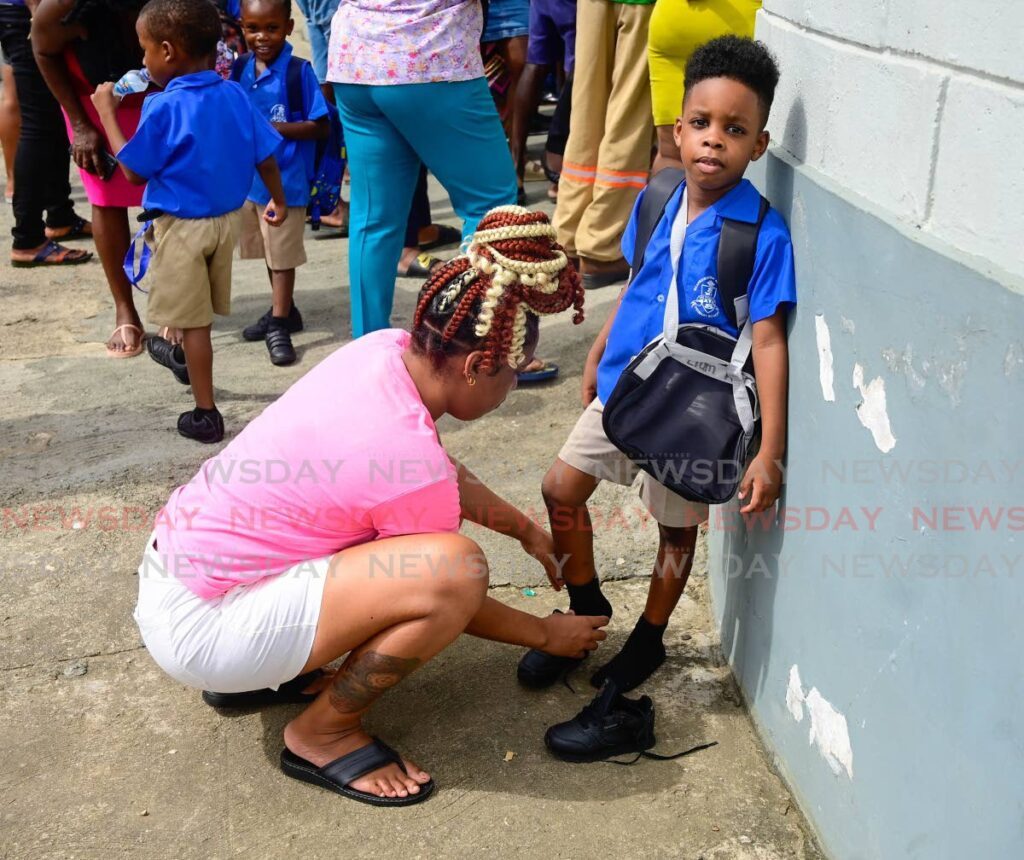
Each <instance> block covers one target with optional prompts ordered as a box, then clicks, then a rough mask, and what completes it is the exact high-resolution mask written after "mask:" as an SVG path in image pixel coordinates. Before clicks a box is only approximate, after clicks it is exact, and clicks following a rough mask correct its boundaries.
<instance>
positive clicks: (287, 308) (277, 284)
mask: <svg viewBox="0 0 1024 860" xmlns="http://www.w3.org/2000/svg"><path fill="white" fill-rule="evenodd" d="M267 271H268V273H269V274H270V288H271V290H272V291H273V295H274V301H273V306H272V308H271V313H272V314H273V315H274V316H275V317H286V316H288V314H289V313H290V312H291V309H292V297H293V296H294V294H295V269H273V270H270V269H268V270H267Z"/></svg>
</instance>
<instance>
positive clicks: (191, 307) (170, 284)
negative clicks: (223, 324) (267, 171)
mask: <svg viewBox="0 0 1024 860" xmlns="http://www.w3.org/2000/svg"><path fill="white" fill-rule="evenodd" d="M238 217H239V216H238V212H237V211H235V212H228V213H227V214H226V215H218V216H217V217H216V218H176V217H175V216H173V215H161V216H160V217H159V218H157V219H156V220H155V221H154V222H153V225H152V226H151V227H150V228H149V231H148V232H147V233H146V242H147V244H149V246H150V248H151V249H152V250H153V257H152V259H151V260H150V264H149V272H148V274H147V276H146V280H145V281H143V284H144V285H146V286H148V287H149V303H148V304H147V306H146V319H147V320H148V321H149V322H150V323H151V324H152V325H157V326H171V327H172V328H203V327H204V326H208V325H210V324H211V323H212V322H213V315H214V314H219V315H221V316H225V315H227V314H229V313H231V257H232V255H233V254H234V250H235V242H236V240H237V238H238Z"/></svg>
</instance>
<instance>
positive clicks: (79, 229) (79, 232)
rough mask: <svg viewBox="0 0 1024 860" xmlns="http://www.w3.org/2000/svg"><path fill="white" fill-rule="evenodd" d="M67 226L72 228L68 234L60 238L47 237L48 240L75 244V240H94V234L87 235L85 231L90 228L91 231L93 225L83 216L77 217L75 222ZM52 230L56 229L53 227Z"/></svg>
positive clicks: (60, 228) (61, 235) (55, 236)
mask: <svg viewBox="0 0 1024 860" xmlns="http://www.w3.org/2000/svg"><path fill="white" fill-rule="evenodd" d="M65 226H66V227H69V228H70V229H69V230H68V232H67V233H62V234H60V235H59V236H57V235H54V236H47V237H46V238H47V239H52V240H53V241H54V242H74V241H75V239H91V238H92V233H87V232H86V231H85V228H86V227H89V229H90V230H91V229H92V225H91V224H90V223H89V222H88V221H86V220H85V219H84V218H83V217H82V216H81V215H76V216H75V220H74V221H72V222H71V223H70V224H66V225H65ZM50 229H51V230H52V229H54V228H52V227H51V228H50ZM56 229H59V230H62V229H64V228H63V227H58V228H56Z"/></svg>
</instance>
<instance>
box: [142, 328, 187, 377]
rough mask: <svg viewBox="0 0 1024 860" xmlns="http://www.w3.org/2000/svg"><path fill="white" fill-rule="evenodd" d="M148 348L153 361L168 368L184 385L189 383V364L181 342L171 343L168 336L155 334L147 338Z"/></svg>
mask: <svg viewBox="0 0 1024 860" xmlns="http://www.w3.org/2000/svg"><path fill="white" fill-rule="evenodd" d="M146 349H147V350H148V351H149V357H150V358H151V359H153V361H155V362H156V363H157V364H160V365H163V366H164V367H166V368H168V369H169V370H170V371H171V373H173V374H174V378H175V379H177V380H178V382H180V383H181V384H182V385H188V383H189V380H188V365H187V364H185V352H184V350H182V348H181V344H176V343H171V342H170V341H169V340H168V339H167V338H165V337H160V335H157V334H153V335H150V336H149V337H147V338H146Z"/></svg>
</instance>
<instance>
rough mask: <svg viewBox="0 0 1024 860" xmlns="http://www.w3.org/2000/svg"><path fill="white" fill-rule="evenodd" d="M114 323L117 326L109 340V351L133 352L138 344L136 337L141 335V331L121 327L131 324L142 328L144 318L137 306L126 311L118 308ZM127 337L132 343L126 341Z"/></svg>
mask: <svg viewBox="0 0 1024 860" xmlns="http://www.w3.org/2000/svg"><path fill="white" fill-rule="evenodd" d="M114 325H115V326H117V328H115V329H114V333H113V334H112V335H111V336H110V340H108V341H107V350H108V351H109V352H131V351H132V350H133V349H135V348H136V347H137V346H138V342H137V341H136V340H135V338H136V337H138V336H139V333H138V332H134V331H132V330H131V329H124V328H121V326H127V325H131V326H136V327H137V328H138V329H140V330H141V329H142V320H140V319H139V315H138V313H137V312H136V310H135V308H134V307H133V308H131V309H130V310H129V309H125V310H124V311H122V310H118V311H117V312H116V313H115V315H114ZM126 332H127V335H126ZM126 337H127V340H128V341H131V342H130V343H128V342H126V340H125V338H126Z"/></svg>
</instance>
